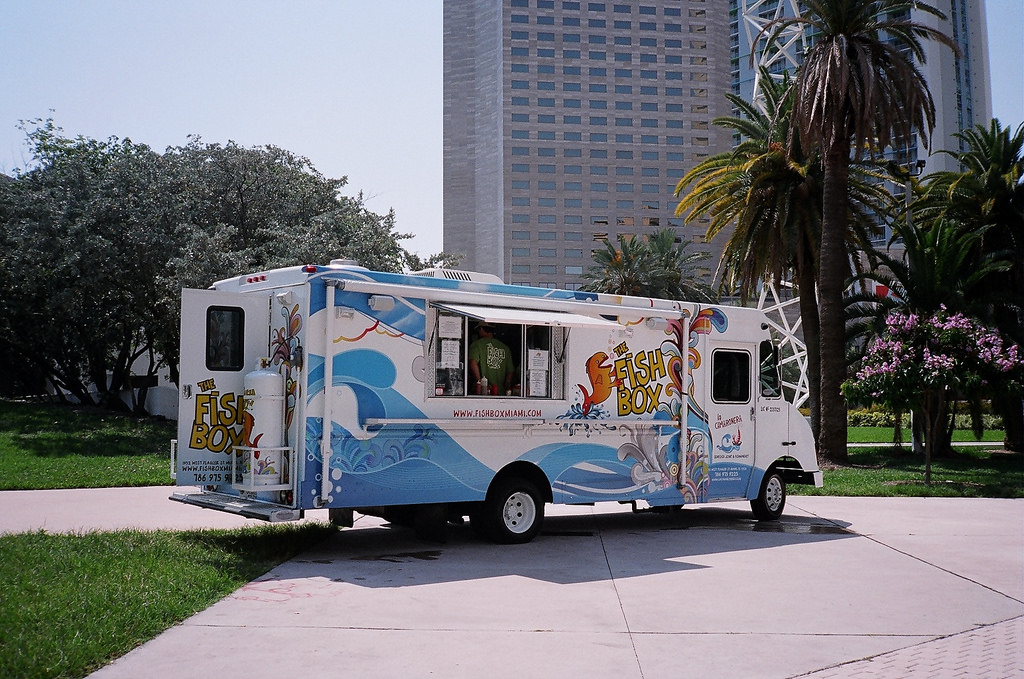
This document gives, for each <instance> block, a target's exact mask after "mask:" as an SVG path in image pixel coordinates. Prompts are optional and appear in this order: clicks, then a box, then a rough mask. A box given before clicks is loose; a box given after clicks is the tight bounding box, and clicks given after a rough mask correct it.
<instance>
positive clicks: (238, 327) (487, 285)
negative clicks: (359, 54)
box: [172, 261, 822, 543]
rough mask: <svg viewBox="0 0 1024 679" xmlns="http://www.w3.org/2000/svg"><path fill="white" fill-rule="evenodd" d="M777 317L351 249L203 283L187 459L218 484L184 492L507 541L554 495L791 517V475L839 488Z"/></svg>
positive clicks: (193, 497) (296, 513) (193, 313)
mask: <svg viewBox="0 0 1024 679" xmlns="http://www.w3.org/2000/svg"><path fill="white" fill-rule="evenodd" d="M765 321H766V317H765V315H764V314H763V313H762V312H761V311H759V310H757V309H750V308H740V307H729V306H706V305H699V304H694V303H689V302H681V301H669V300H660V299H647V298H638V297H620V296H616V295H607V294H597V293H589V292H580V291H567V290H552V289H546V288H532V287H523V286H513V285H506V284H503V283H502V282H501V281H500V280H499V279H498V278H497V277H495V276H490V275H485V274H474V273H468V272H461V271H453V270H432V271H427V272H419V273H417V274H393V273H381V272H376V271H370V270H368V269H365V268H362V267H359V266H356V265H354V264H353V263H351V262H345V261H335V262H332V263H331V264H330V265H328V266H313V265H308V266H301V267H292V268H285V269H278V270H274V271H266V272H260V273H256V274H251V275H245V276H238V277H235V278H230V279H227V280H223V281H219V282H217V283H215V284H214V285H213V286H212V287H211V289H209V290H184V291H183V294H182V312H181V377H180V394H179V411H178V412H179V420H178V439H177V441H176V444H175V445H174V446H173V461H172V470H173V474H174V476H175V478H176V481H177V484H178V485H179V486H196V487H199V488H201V491H199V492H188V493H185V492H182V493H175V494H174V495H173V496H172V499H174V500H178V501H181V502H186V503H189V504H193V505H197V506H200V507H206V508H212V509H219V510H224V511H229V512H234V513H237V514H241V515H243V516H249V517H258V518H263V519H266V520H269V521H286V520H294V519H298V518H301V517H302V516H303V512H304V511H305V510H307V509H314V508H316V509H320V508H327V509H330V510H331V512H330V516H331V518H332V520H334V521H336V522H338V523H341V524H347V525H351V520H352V512H353V510H355V511H359V512H360V513H363V514H373V515H380V516H385V517H388V518H390V519H391V520H393V521H397V522H402V521H407V522H409V523H411V524H413V525H416V526H417V527H419V528H421V529H422V530H423V533H424V534H425V535H430V534H431V532H432V531H433V532H434V534H436V531H437V530H438V525H440V526H442V527H443V525H444V522H445V521H447V520H461V518H462V517H465V516H468V517H469V518H470V521H471V522H472V526H473V528H474V529H476V530H477V531H478V532H479V533H480V534H481V535H483V536H486V537H488V538H490V539H492V540H495V541H497V542H505V543H512V542H526V541H529V540H530V539H532V538H533V537H534V536H535V535H536V534H537V533H538V531H539V530H540V528H541V523H542V521H543V517H544V506H545V503H548V502H552V503H565V504H592V503H595V502H601V501H618V502H627V503H633V506H634V508H636V507H638V506H639V507H651V508H661V507H679V506H682V505H684V504H691V503H703V502H709V501H717V500H737V499H746V500H749V501H750V504H751V507H752V509H753V511H754V514H755V515H756V516H757V517H758V518H759V519H776V518H778V517H779V516H780V514H781V513H782V510H783V507H784V505H785V500H786V484H788V483H803V484H813V485H816V486H820V485H821V483H822V478H821V471H819V469H818V465H817V461H816V458H815V453H814V441H813V438H812V435H811V430H810V427H809V426H808V424H807V422H806V420H805V418H804V417H803V416H802V415H801V414H800V412H799V411H798V410H797V409H796V407H794V406H793V405H792V404H791V403H789V402H788V401H787V400H786V399H785V398H784V396H783V390H782V388H781V386H782V385H781V381H780V376H779V367H778V349H777V347H776V345H775V344H773V342H772V340H771V337H770V333H769V325H768V323H766V322H765ZM488 375H490V377H488ZM441 530H443V528H441Z"/></svg>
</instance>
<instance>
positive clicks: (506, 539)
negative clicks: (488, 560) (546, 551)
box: [471, 477, 544, 544]
mask: <svg viewBox="0 0 1024 679" xmlns="http://www.w3.org/2000/svg"><path fill="white" fill-rule="evenodd" d="M471 520H472V521H473V522H474V523H476V522H478V521H479V522H480V523H482V524H483V526H482V527H483V528H484V530H485V532H486V534H487V535H488V537H490V538H491V539H492V540H494V541H495V542H499V543H502V544H522V543H524V542H529V541H530V540H532V539H533V538H534V537H536V536H537V533H539V532H540V527H541V524H542V523H543V522H544V499H543V498H542V497H541V494H540V491H539V490H537V487H536V486H534V485H533V484H532V483H530V482H529V481H526V480H525V479H520V478H515V477H512V478H508V479H504V480H502V481H499V482H498V483H497V484H496V485H495V486H493V487H492V488H491V490H490V491H489V492H488V493H487V499H486V500H485V501H484V506H483V508H482V509H481V511H480V513H479V514H478V515H476V516H473V517H472V519H471Z"/></svg>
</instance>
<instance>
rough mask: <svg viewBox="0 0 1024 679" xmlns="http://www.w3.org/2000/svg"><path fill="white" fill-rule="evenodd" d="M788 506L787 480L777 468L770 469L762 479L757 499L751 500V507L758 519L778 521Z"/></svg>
mask: <svg viewBox="0 0 1024 679" xmlns="http://www.w3.org/2000/svg"><path fill="white" fill-rule="evenodd" d="M785 508H786V480H785V479H783V478H782V475H781V474H779V472H777V471H775V470H773V469H772V470H769V471H768V473H767V474H765V475H764V479H763V480H762V481H761V491H760V492H759V493H758V494H757V499H755V500H751V501H750V509H751V510H752V511H753V512H754V516H755V517H756V518H757V520H758V521H777V520H778V518H779V517H780V516H782V510H783V509H785Z"/></svg>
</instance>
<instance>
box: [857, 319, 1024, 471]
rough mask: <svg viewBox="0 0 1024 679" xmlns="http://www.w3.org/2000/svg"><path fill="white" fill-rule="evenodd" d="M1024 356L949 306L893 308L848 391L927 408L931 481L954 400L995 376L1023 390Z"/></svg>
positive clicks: (927, 464)
mask: <svg viewBox="0 0 1024 679" xmlns="http://www.w3.org/2000/svg"><path fill="white" fill-rule="evenodd" d="M1022 358H1024V354H1022V353H1021V351H1020V347H1019V346H1018V345H1016V344H1015V343H1013V342H1009V341H1006V340H1005V339H1004V338H1003V337H1001V336H1000V335H999V333H997V332H993V331H991V330H989V329H987V328H985V327H984V326H983V325H982V324H981V323H979V322H978V321H976V320H974V319H971V318H970V317H968V316H965V315H964V314H961V313H950V312H949V311H947V310H946V309H945V307H941V308H940V309H939V310H938V311H936V312H935V313H933V314H928V315H918V314H914V313H907V312H900V311H893V312H891V313H890V314H889V315H888V316H887V318H886V328H885V331H884V332H883V333H882V334H881V335H880V336H879V337H877V338H875V339H874V340H872V342H871V344H870V345H869V346H868V350H867V354H866V355H865V357H864V360H863V363H862V364H861V368H860V370H859V371H858V372H857V375H856V378H855V379H851V380H848V381H846V382H845V383H844V384H843V391H844V392H845V394H846V395H847V397H849V398H850V399H851V400H853V401H858V402H862V403H872V402H874V403H882V404H885V405H887V406H889V407H891V408H893V409H894V410H897V411H900V410H902V409H903V408H904V407H906V406H908V405H909V406H911V407H919V408H920V409H921V411H922V412H923V414H924V420H925V422H924V428H925V483H929V484H930V483H931V461H932V457H933V456H934V452H935V449H936V446H937V444H938V441H939V440H940V438H941V436H940V432H941V430H942V429H944V422H945V418H946V412H947V408H948V406H949V402H950V399H951V398H953V397H954V396H955V395H962V396H967V397H971V396H976V395H977V394H978V393H979V392H982V391H984V390H985V389H986V387H987V385H988V384H989V383H990V382H993V381H998V382H1003V383H1004V388H1007V389H1009V388H1012V389H1014V390H1016V391H1019V390H1020V383H1021V368H1022V361H1021V359H1022ZM1011 385H1012V387H1011Z"/></svg>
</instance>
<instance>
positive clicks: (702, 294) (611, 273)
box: [583, 229, 716, 302]
mask: <svg viewBox="0 0 1024 679" xmlns="http://www.w3.org/2000/svg"><path fill="white" fill-rule="evenodd" d="M688 245H690V241H682V242H681V243H677V242H676V236H675V233H674V232H673V231H672V229H663V230H661V231H657V232H655V233H653V234H651V235H650V236H649V237H647V238H646V239H644V238H637V237H635V236H619V240H618V247H615V246H614V245H613V244H612V243H610V242H609V241H605V243H604V249H603V250H598V251H597V252H596V253H594V266H592V267H591V268H590V270H589V271H587V273H586V274H585V277H586V279H587V283H586V284H585V285H584V287H583V289H584V290H587V291H590V292H607V293H611V294H615V295H632V296H637V297H663V298H666V299H685V300H688V301H694V302H714V301H715V299H716V298H715V295H714V291H713V290H711V288H710V287H708V286H707V285H704V284H702V283H700V282H699V276H698V275H697V273H696V270H695V268H696V266H697V264H698V263H699V262H701V261H702V260H704V259H707V258H708V256H709V255H708V254H707V253H706V252H687V251H686V248H687V246H688Z"/></svg>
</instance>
